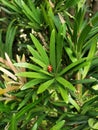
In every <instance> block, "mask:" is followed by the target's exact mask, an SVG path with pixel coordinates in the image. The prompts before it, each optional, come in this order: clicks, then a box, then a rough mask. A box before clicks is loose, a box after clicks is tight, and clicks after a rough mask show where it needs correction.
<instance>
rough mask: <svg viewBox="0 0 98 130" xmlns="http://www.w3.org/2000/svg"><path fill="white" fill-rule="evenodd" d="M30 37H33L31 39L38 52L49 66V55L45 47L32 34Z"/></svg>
mask: <svg viewBox="0 0 98 130" xmlns="http://www.w3.org/2000/svg"><path fill="white" fill-rule="evenodd" d="M30 36H31V39H32V41H33V43H34V45H35V47H36V48H37V50H38V52H39V53H40V55H41V58H42V59H43V62H44V63H45V64H46V65H49V59H48V55H47V53H46V51H45V49H44V47H43V46H42V45H41V43H40V42H39V41H38V40H37V39H36V38H35V37H34V36H33V35H32V34H30Z"/></svg>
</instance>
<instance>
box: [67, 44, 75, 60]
mask: <svg viewBox="0 0 98 130" xmlns="http://www.w3.org/2000/svg"><path fill="white" fill-rule="evenodd" d="M64 49H65V50H66V52H67V54H68V56H69V58H70V60H71V61H72V62H75V61H77V59H76V57H75V56H74V55H73V51H72V50H71V49H70V48H69V47H66V46H65V47H64Z"/></svg>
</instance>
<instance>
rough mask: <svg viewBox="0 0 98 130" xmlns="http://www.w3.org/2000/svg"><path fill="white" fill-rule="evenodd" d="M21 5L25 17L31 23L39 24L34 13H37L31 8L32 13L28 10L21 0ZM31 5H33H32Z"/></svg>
mask: <svg viewBox="0 0 98 130" xmlns="http://www.w3.org/2000/svg"><path fill="white" fill-rule="evenodd" d="M21 4H22V8H23V12H24V13H25V15H26V16H27V17H28V18H29V19H30V20H31V21H32V20H33V21H32V22H34V21H35V22H36V23H38V24H39V19H37V17H36V13H37V11H36V10H35V9H34V6H32V7H33V12H32V11H31V10H30V8H29V7H28V6H27V5H26V4H25V2H24V1H23V0H21ZM32 5H33V3H32Z"/></svg>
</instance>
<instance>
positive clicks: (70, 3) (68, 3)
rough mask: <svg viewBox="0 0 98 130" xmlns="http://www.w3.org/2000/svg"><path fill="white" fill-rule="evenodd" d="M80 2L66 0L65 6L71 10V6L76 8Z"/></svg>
mask: <svg viewBox="0 0 98 130" xmlns="http://www.w3.org/2000/svg"><path fill="white" fill-rule="evenodd" d="M79 1H80V0H66V3H65V6H66V8H69V7H71V6H75V5H76V4H77V3H78V2H79Z"/></svg>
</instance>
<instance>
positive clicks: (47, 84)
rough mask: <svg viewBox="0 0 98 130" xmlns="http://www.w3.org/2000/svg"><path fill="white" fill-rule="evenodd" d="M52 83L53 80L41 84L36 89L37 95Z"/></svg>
mask: <svg viewBox="0 0 98 130" xmlns="http://www.w3.org/2000/svg"><path fill="white" fill-rule="evenodd" d="M53 82H54V79H51V80H48V81H46V82H44V83H43V84H41V85H40V86H39V88H38V91H37V93H38V94H40V93H42V92H44V91H45V90H46V89H47V88H48V87H49V86H50V85H52V84H53Z"/></svg>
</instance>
